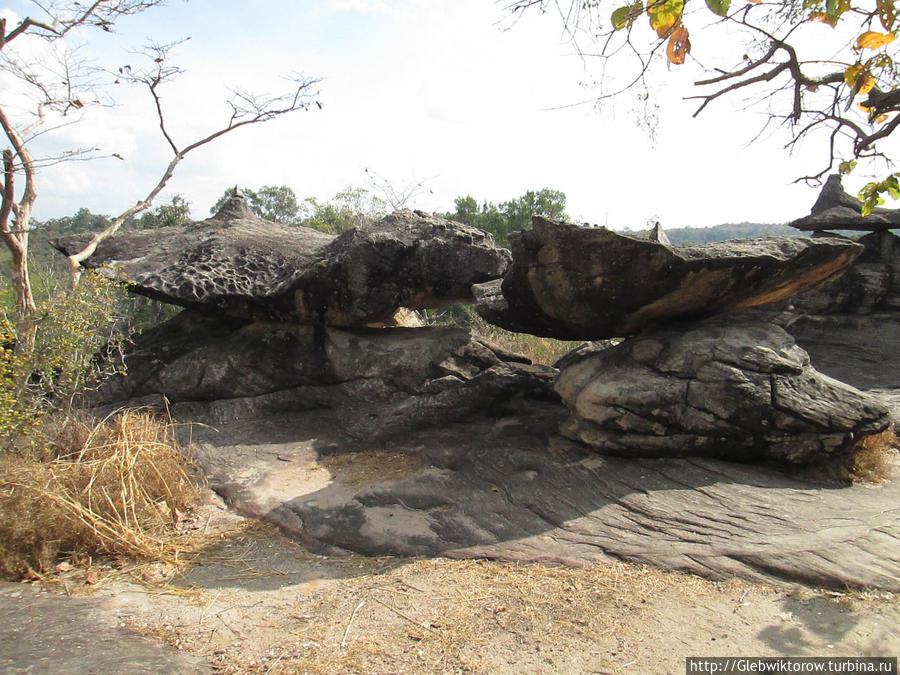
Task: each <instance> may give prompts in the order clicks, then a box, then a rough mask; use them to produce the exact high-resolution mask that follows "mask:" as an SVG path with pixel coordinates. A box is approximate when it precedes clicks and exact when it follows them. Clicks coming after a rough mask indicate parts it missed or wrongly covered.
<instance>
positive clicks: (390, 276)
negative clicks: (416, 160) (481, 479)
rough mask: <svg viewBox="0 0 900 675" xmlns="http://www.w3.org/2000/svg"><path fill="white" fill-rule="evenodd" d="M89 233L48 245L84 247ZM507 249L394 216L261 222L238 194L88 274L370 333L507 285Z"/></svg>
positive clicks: (111, 250) (155, 294) (134, 244)
mask: <svg viewBox="0 0 900 675" xmlns="http://www.w3.org/2000/svg"><path fill="white" fill-rule="evenodd" d="M87 236H88V235H75V236H71V237H63V238H61V239H57V240H55V241H53V242H51V243H52V244H53V246H55V247H56V248H57V249H59V250H60V251H62V252H63V253H66V254H70V253H72V252H74V251H77V250H80V248H81V247H82V246H83V244H84V242H85V240H86V237H87ZM508 265H509V252H508V251H506V249H503V248H500V247H498V246H497V245H496V244H495V243H494V241H493V239H492V237H491V236H490V235H489V234H487V233H485V232H482V231H481V230H478V229H476V228H472V227H468V226H466V225H462V224H460V223H454V222H452V221H449V220H445V219H443V218H437V217H434V216H429V215H426V214H424V213H421V212H413V211H398V212H397V213H394V214H391V215H389V216H387V217H385V218H383V219H382V220H380V221H378V222H376V223H373V224H372V225H369V226H366V227H362V228H359V229H354V230H351V231H349V232H346V233H344V234H343V235H341V236H340V237H334V236H332V235H329V234H324V233H322V232H318V231H316V230H311V229H309V228H304V227H287V226H284V225H279V224H277V223H273V222H270V221H266V220H263V219H261V218H259V217H257V216H256V215H254V214H253V213H252V212H251V211H250V209H249V207H248V206H247V204H246V200H245V199H244V198H243V197H242V196H241V195H240V194H239V193H236V195H235V197H234V198H233V199H231V200H230V201H229V202H228V203H227V204H226V205H225V206H224V207H223V208H222V209H221V210H220V211H219V212H218V213H217V214H216V215H214V216H213V217H212V218H209V219H208V220H204V221H202V222H197V223H190V224H188V225H186V226H173V227H165V228H160V229H156V230H138V231H127V230H126V231H121V232H119V233H118V234H116V235H114V236H113V237H110V238H109V239H107V240H106V241H104V242H102V243H101V244H100V246H99V247H98V249H97V251H96V253H94V255H92V256H91V257H90V258H89V259H88V260H87V261H86V262H85V266H86V267H88V268H97V269H101V270H106V271H107V273H108V274H110V275H114V276H123V277H124V278H125V279H126V280H127V281H128V283H129V284H130V286H131V289H132V290H133V291H134V292H136V293H140V294H142V295H146V296H149V297H152V298H156V299H159V300H162V301H164V302H169V303H173V304H177V305H182V306H184V307H192V308H196V309H202V310H204V311H207V312H213V313H216V314H220V315H228V316H233V317H239V318H258V319H263V320H275V321H288V322H300V323H306V324H325V325H334V326H363V325H366V324H370V323H382V322H387V321H389V320H390V318H391V317H392V316H393V314H394V313H395V312H396V311H397V310H398V309H399V308H400V307H407V308H410V309H422V308H428V307H439V306H441V305H444V304H447V303H451V302H459V301H472V300H473V298H472V294H471V290H470V289H471V286H472V284H475V283H480V282H484V281H488V280H490V279H495V278H497V277H500V276H502V275H503V273H504V272H505V270H506V268H507V266H508Z"/></svg>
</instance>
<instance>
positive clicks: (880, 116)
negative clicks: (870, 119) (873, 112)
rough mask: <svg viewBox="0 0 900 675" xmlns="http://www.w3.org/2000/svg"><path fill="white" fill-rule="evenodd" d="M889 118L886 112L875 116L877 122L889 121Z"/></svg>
mask: <svg viewBox="0 0 900 675" xmlns="http://www.w3.org/2000/svg"><path fill="white" fill-rule="evenodd" d="M887 120H888V116H887V115H886V114H885V115H879V116H878V117H876V118H875V124H884V123H885V122H887Z"/></svg>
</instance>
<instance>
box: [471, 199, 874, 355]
mask: <svg viewBox="0 0 900 675" xmlns="http://www.w3.org/2000/svg"><path fill="white" fill-rule="evenodd" d="M656 236H657V238H660V237H659V234H657V235H656ZM510 242H511V246H512V252H513V264H512V266H511V267H510V268H509V271H508V272H507V273H506V276H505V277H504V278H503V280H502V282H500V281H492V282H488V283H486V284H482V285H480V286H476V288H475V296H476V299H477V303H478V312H479V314H481V316H482V317H484V318H485V320H487V321H489V322H491V323H494V324H497V325H498V326H501V327H503V328H507V329H509V330H513V331H518V332H525V333H532V334H534V335H541V336H546V337H554V338H558V339H562V340H597V339H600V338H613V337H625V336H628V335H633V334H635V333H637V332H639V331H640V330H642V329H644V328H646V327H649V326H653V325H657V324H662V323H665V322H670V321H677V320H684V319H697V318H703V317H708V316H713V315H715V314H719V313H722V312H727V311H733V310H738V309H743V308H746V307H753V306H756V305H761V304H765V303H770V302H775V301H778V300H783V299H786V298H789V297H791V296H794V295H796V294H798V293H801V292H804V291H808V290H810V289H814V288H817V287H819V286H821V285H822V284H825V283H827V282H828V281H830V280H831V279H833V278H835V277H837V276H839V275H840V274H841V273H843V271H844V270H845V269H846V268H847V267H848V266H849V265H850V263H851V262H852V261H853V260H854V259H855V258H856V256H857V255H859V253H860V251H862V248H861V247H860V246H859V245H857V244H854V243H853V242H850V241H847V240H842V239H835V238H820V239H800V238H794V237H767V238H761V239H747V240H738V241H730V242H721V243H716V244H706V245H702V246H671V245H667V244H665V243H663V242H662V239H661V238H660V240H659V241H651V240H649V239H638V238H635V237H630V236H627V235H623V234H617V233H615V232H612V231H610V230H607V229H605V228H585V227H576V226H573V225H566V224H564V223H559V222H554V221H551V220H547V219H545V218H540V217H535V219H534V225H533V229H532V230H530V231H524V232H519V233H515V234H514V235H511V236H510Z"/></svg>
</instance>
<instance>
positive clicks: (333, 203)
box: [300, 187, 388, 234]
mask: <svg viewBox="0 0 900 675" xmlns="http://www.w3.org/2000/svg"><path fill="white" fill-rule="evenodd" d="M387 210H388V204H387V202H386V201H384V200H383V199H380V198H379V197H376V196H375V195H373V194H372V193H371V192H369V190H367V189H366V188H353V187H348V188H346V189H345V190H342V191H341V192H338V193H337V194H336V195H335V196H334V197H332V198H331V200H329V201H327V202H320V201H318V200H317V199H316V198H315V197H307V198H306V199H304V200H303V214H304V217H303V219H302V220H301V221H300V224H301V225H303V226H304V227H311V228H313V229H314V230H320V231H322V232H329V233H331V234H343V233H344V232H346V231H347V230H351V229H353V228H354V227H360V226H362V225H366V224H368V223H371V222H373V221H374V220H377V219H378V218H380V217H381V216H383V215H385V213H387Z"/></svg>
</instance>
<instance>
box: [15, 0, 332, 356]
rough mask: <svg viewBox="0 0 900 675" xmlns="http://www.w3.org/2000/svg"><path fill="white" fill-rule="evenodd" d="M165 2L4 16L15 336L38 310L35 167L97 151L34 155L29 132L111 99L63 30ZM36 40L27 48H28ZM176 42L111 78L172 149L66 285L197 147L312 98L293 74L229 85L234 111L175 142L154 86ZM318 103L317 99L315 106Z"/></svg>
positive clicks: (54, 6) (111, 1) (106, 0)
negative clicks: (278, 86)
mask: <svg viewBox="0 0 900 675" xmlns="http://www.w3.org/2000/svg"><path fill="white" fill-rule="evenodd" d="M163 2H164V0H93V1H92V2H89V3H80V2H76V1H65V2H63V1H59V0H32V4H33V5H34V7H35V9H36V10H37V13H38V14H39V15H40V17H41V18H38V19H35V18H32V17H25V18H24V19H21V20H19V21H18V22H17V23H16V24H15V25H14V26H11V27H10V26H7V21H6V20H3V19H0V76H4V77H6V78H12V81H14V82H15V83H16V85H17V88H18V90H19V91H20V92H21V95H20V97H19V99H17V100H15V102H11V101H12V100H13V99H11V98H10V97H9V96H4V98H3V99H2V101H0V128H2V132H3V134H4V135H5V137H6V139H7V141H8V144H9V147H8V148H6V149H4V150H3V177H2V183H0V195H2V203H0V236H2V238H3V241H4V242H5V244H6V246H7V248H9V250H10V252H11V253H12V260H13V270H12V274H13V278H12V282H13V287H14V289H15V299H16V322H17V325H18V328H19V338H20V341H21V340H23V338H25V341H26V342H27V336H28V335H29V332H30V331H31V327H30V323H31V317H32V315H33V314H34V312H35V309H36V308H35V302H34V296H33V293H32V289H31V282H30V278H29V274H28V233H29V221H30V219H31V213H32V210H33V207H34V203H35V200H36V199H37V188H36V183H37V174H38V170H39V169H40V168H41V167H42V166H45V165H48V164H52V163H56V162H60V161H72V160H76V159H84V158H85V157H87V156H90V155H91V154H92V153H93V152H94V151H95V149H94V148H76V149H73V150H70V151H67V152H64V153H62V154H60V155H57V156H54V157H35V156H34V154H33V152H32V148H33V144H34V141H35V139H37V138H38V137H39V136H41V135H42V134H45V133H48V132H50V131H52V130H55V129H57V128H59V126H63V125H67V124H70V123H73V122H75V121H77V117H78V115H79V114H83V113H84V112H85V111H86V110H87V109H88V108H90V107H92V106H95V105H103V104H105V103H108V102H107V101H105V100H104V98H103V94H102V90H101V89H100V88H99V86H98V82H99V79H98V74H99V73H100V71H99V69H97V68H94V67H93V66H92V65H91V64H90V63H88V62H86V61H83V60H81V59H80V58H78V56H77V54H76V52H75V51H73V50H72V49H70V48H69V47H68V45H67V43H66V41H65V38H66V37H67V36H69V35H73V34H74V33H75V32H81V31H85V30H91V29H93V30H101V31H112V30H113V28H114V26H115V23H116V21H117V20H119V19H121V18H122V17H125V16H128V15H133V14H138V13H140V12H143V11H145V10H148V9H151V8H153V7H156V6H158V5H162V4H163ZM26 36H30V37H31V38H33V39H38V40H39V41H40V42H41V43H42V44H43V46H44V47H45V49H44V50H42V53H44V54H48V55H49V56H50V57H52V59H51V60H52V63H49V62H47V63H44V62H40V61H39V60H38V59H36V58H35V56H34V51H35V50H33V49H32V50H30V51H29V50H28V49H21V50H17V49H15V47H16V46H17V45H16V43H23V42H24V41H25V40H26ZM32 46H33V45H32ZM174 46H175V45H174V44H169V45H158V44H153V45H150V46H149V47H148V48H147V49H146V51H145V53H144V56H146V57H147V62H148V63H149V65H148V66H147V67H146V68H145V69H140V68H132V67H131V66H126V67H123V68H122V69H121V70H120V72H119V73H118V74H117V79H119V80H120V81H124V82H128V83H131V84H135V85H138V86H140V87H143V88H144V89H145V90H146V91H147V93H148V94H149V99H148V101H149V102H152V106H153V110H154V114H155V116H156V118H157V120H158V126H159V131H160V133H161V134H162V136H163V138H164V139H165V141H166V144H167V145H168V147H169V148H170V150H171V153H172V154H171V159H170V161H169V163H168V165H167V166H166V167H165V169H164V171H163V172H162V175H161V177H160V178H159V180H158V181H157V182H156V183H155V185H153V186H152V188H151V189H150V190H149V191H148V192H147V194H146V195H145V196H144V197H143V198H142V199H140V200H139V201H137V202H136V203H135V204H134V205H133V206H130V207H128V208H127V209H125V210H124V211H123V212H122V213H121V214H120V215H119V216H118V217H116V218H115V219H114V220H113V221H112V222H111V223H110V225H109V226H108V227H107V228H106V229H104V230H103V231H102V232H98V233H97V234H95V235H94V236H93V237H92V238H91V240H90V241H89V242H88V244H87V245H86V246H85V247H84V249H83V250H81V251H79V252H78V253H75V254H73V255H71V256H69V265H70V272H71V276H70V284H71V286H72V287H74V285H75V284H76V283H77V281H78V278H79V276H80V270H81V263H82V262H84V260H85V259H86V258H87V257H88V256H90V255H91V254H92V253H93V252H94V251H95V250H96V248H97V246H98V245H99V244H100V242H102V241H103V240H104V239H106V238H107V237H109V236H111V235H112V234H114V233H115V232H116V231H117V230H118V229H119V228H120V227H121V226H122V224H123V223H124V222H125V221H127V220H128V219H129V218H130V217H132V216H133V215H135V214H137V213H139V212H140V211H143V210H144V209H147V208H148V207H150V205H151V204H152V202H153V200H154V199H155V198H156V197H157V196H158V195H159V193H160V192H161V191H162V190H163V189H164V188H165V187H166V185H167V184H168V182H169V180H170V179H171V178H172V176H173V174H174V172H175V169H176V167H177V166H178V165H179V164H180V163H181V161H182V160H184V158H185V157H186V156H187V155H188V154H189V153H191V152H192V151H193V150H196V149H197V148H199V147H201V146H204V145H206V144H208V143H211V142H213V141H215V140H217V139H219V138H221V137H222V136H224V135H226V134H229V133H231V132H233V131H236V130H237V129H240V128H242V127H245V126H248V125H252V124H260V123H263V122H267V121H269V120H271V119H274V118H276V117H280V116H282V115H286V114H288V113H291V112H295V111H298V110H304V109H308V108H309V107H310V106H311V105H315V104H317V103H318V102H317V101H316V100H315V96H316V95H317V91H316V84H317V83H318V80H316V79H313V78H307V77H295V78H293V79H291V80H290V84H289V87H287V88H286V89H287V91H286V92H285V93H281V94H278V95H275V96H259V95H255V94H252V93H248V92H245V91H234V92H233V95H232V97H231V99H230V100H229V101H228V105H229V107H230V111H231V113H230V116H228V117H227V118H226V119H224V120H223V122H222V123H221V124H220V125H219V126H217V127H214V128H213V129H212V130H211V131H210V132H209V133H207V134H206V135H204V136H203V137H201V138H197V139H193V140H190V141H188V142H178V141H176V139H175V138H174V136H173V134H172V132H171V131H170V129H169V127H168V125H167V122H166V110H165V106H164V101H163V98H162V96H161V93H160V90H161V89H162V88H163V87H164V85H165V84H166V83H167V82H170V81H171V80H173V79H174V78H176V77H177V76H178V75H179V74H180V72H181V71H180V70H179V68H178V67H177V66H174V65H173V64H172V63H171V59H170V57H171V52H172V48H173V47H174ZM319 107H321V106H319Z"/></svg>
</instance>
